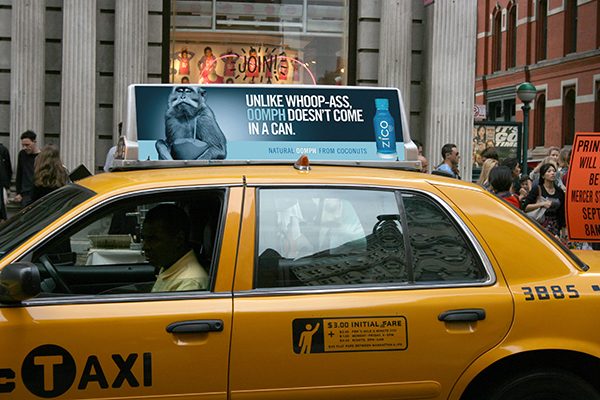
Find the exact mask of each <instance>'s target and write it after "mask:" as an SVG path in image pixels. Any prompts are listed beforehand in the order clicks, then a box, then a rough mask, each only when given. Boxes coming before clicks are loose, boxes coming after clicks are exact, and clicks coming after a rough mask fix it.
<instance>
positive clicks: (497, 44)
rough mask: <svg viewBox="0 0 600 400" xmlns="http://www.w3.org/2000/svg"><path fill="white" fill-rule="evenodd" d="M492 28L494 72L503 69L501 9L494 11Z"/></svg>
mask: <svg viewBox="0 0 600 400" xmlns="http://www.w3.org/2000/svg"><path fill="white" fill-rule="evenodd" d="M494 12H495V13H494V19H493V21H494V22H493V26H492V29H493V31H492V72H496V71H500V70H501V69H502V11H501V10H500V8H496V9H495V10H494Z"/></svg>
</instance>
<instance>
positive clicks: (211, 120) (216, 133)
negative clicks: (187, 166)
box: [155, 86, 227, 160]
mask: <svg viewBox="0 0 600 400" xmlns="http://www.w3.org/2000/svg"><path fill="white" fill-rule="evenodd" d="M205 94H206V91H205V90H204V89H202V88H199V87H193V86H175V87H173V90H172V91H171V94H170V95H169V100H168V108H167V111H166V113H165V139H159V140H157V141H156V145H155V146H156V151H157V152H158V159H159V160H216V159H224V158H225V157H227V148H226V145H227V139H226V138H225V135H224V134H223V131H221V128H220V127H219V124H218V123H217V120H216V118H215V114H214V113H213V111H212V110H211V108H210V107H209V106H208V105H207V104H206V100H205V98H204V97H205Z"/></svg>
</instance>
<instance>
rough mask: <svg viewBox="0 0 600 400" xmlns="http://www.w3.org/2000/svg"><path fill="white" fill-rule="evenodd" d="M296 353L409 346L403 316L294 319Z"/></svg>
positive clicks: (395, 349) (397, 348)
mask: <svg viewBox="0 0 600 400" xmlns="http://www.w3.org/2000/svg"><path fill="white" fill-rule="evenodd" d="M292 330H293V339H294V346H293V347H294V353H296V354H314V353H338V352H354V351H399V350H406V349H407V348H408V329H407V325H406V318H405V317H403V316H389V317H349V318H309V319H305V318H302V319H296V320H294V321H293V323H292Z"/></svg>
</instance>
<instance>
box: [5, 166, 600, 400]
mask: <svg viewBox="0 0 600 400" xmlns="http://www.w3.org/2000/svg"><path fill="white" fill-rule="evenodd" d="M78 183H79V184H80V185H81V186H84V187H86V188H88V189H90V190H92V191H94V192H96V195H95V196H93V197H92V198H90V199H89V200H86V201H84V202H83V203H81V204H80V205H78V206H76V207H75V208H73V209H72V210H70V211H69V212H67V213H65V214H64V215H63V216H61V217H60V218H58V219H57V220H55V221H54V222H52V223H50V224H49V225H48V226H46V227H45V228H43V229H42V230H40V231H39V232H38V233H36V234H34V235H33V236H31V237H30V238H29V239H28V240H26V241H25V242H23V243H22V244H21V245H19V246H18V247H17V248H15V249H14V250H13V251H12V252H11V253H10V254H8V255H6V256H5V257H4V258H3V259H2V260H1V261H0V268H4V267H5V266H6V265H8V264H10V263H12V262H14V261H16V260H20V259H21V258H23V257H24V255H26V254H28V253H29V252H31V251H32V249H33V248H35V247H36V246H37V245H38V244H39V243H41V242H43V241H44V240H46V238H47V237H49V236H52V235H54V234H55V233H56V232H57V231H59V230H61V229H63V227H65V226H68V225H69V224H71V223H72V221H74V220H78V219H81V218H83V217H82V216H85V215H86V213H89V212H90V210H95V209H97V208H99V207H101V206H102V205H104V204H107V203H109V202H110V201H112V200H113V199H115V198H127V197H128V196H134V195H139V194H144V193H162V192H168V191H177V190H183V189H190V190H195V189H211V188H226V190H227V192H226V193H227V198H226V202H225V207H226V209H225V210H224V212H223V215H224V218H223V221H224V225H223V227H222V230H221V234H220V237H219V239H218V241H219V246H220V247H219V255H218V257H219V258H218V265H217V268H216V276H215V281H214V286H213V290H212V293H199V294H197V295H189V296H183V297H177V296H171V294H168V295H164V296H163V297H162V298H151V299H146V300H144V299H142V300H136V299H133V300H132V299H129V300H127V301H119V300H118V298H116V299H115V298H111V300H108V301H98V299H94V298H91V300H90V299H87V300H85V301H79V300H78V301H74V302H71V301H70V300H69V299H68V298H66V299H65V300H64V301H63V303H60V304H50V305H45V304H35V305H32V306H10V307H4V306H0V342H1V343H4V344H8V343H10V349H9V350H8V351H3V352H2V353H0V371H2V368H12V369H13V370H15V371H18V372H17V375H20V373H21V371H20V368H21V365H22V363H25V361H23V360H27V357H28V354H29V353H30V351H31V350H32V349H34V348H39V347H40V346H42V345H44V343H47V344H52V345H56V346H60V347H62V348H65V349H68V350H69V352H70V354H71V355H72V357H73V360H72V362H73V363H74V364H75V365H76V366H77V374H76V376H75V377H74V378H73V379H74V384H73V386H72V387H70V388H69V389H68V390H67V391H65V392H64V395H63V398H142V397H143V398H148V399H150V398H165V397H168V398H173V399H175V398H182V399H183V398H202V399H227V398H231V399H301V398H307V397H310V398H314V399H347V398H353V399H380V398H390V399H392V398H393V399H405V398H406V399H411V398H422V399H456V400H458V399H460V398H461V396H462V395H463V394H464V392H465V390H467V388H468V387H469V385H470V384H471V383H472V382H473V381H475V380H477V379H478V377H479V376H481V374H482V373H484V372H485V371H486V370H489V368H491V367H493V366H494V365H495V364H496V363H499V362H502V361H503V360H507V359H509V358H511V357H513V356H515V355H522V354H527V353H533V352H541V351H556V350H563V351H566V352H573V353H580V354H586V355H588V356H589V357H595V358H599V359H600V341H598V340H597V338H596V337H597V335H596V334H595V333H596V332H598V330H599V329H600V321H599V320H598V319H597V318H595V316H596V315H598V313H599V312H600V301H598V295H600V288H599V287H598V285H600V256H598V254H597V253H596V254H594V253H590V252H580V253H578V254H579V255H580V256H581V258H582V259H583V260H584V261H586V262H588V264H590V265H591V266H592V268H591V269H590V270H589V271H587V272H584V271H582V269H581V268H580V267H579V266H578V265H577V264H576V263H575V262H574V261H573V260H572V259H571V257H570V256H569V255H568V254H567V253H566V252H565V251H564V250H562V249H561V248H560V247H559V246H558V245H557V244H555V243H554V242H552V241H550V240H549V239H548V238H547V236H546V235H545V234H544V233H543V232H542V231H541V229H540V228H539V227H538V226H536V225H535V224H534V223H532V222H531V221H529V220H528V219H527V218H525V217H524V216H523V215H522V214H520V213H519V212H518V211H516V210H514V209H512V208H511V207H510V206H509V205H507V204H505V203H503V202H501V201H499V200H498V199H496V198H494V197H493V196H492V195H491V194H489V193H488V192H486V191H484V190H482V189H480V188H479V187H477V186H475V185H471V184H465V183H460V182H457V181H455V180H451V179H447V178H442V177H436V176H431V175H423V174H420V173H414V172H405V171H396V170H388V169H379V168H349V167H342V166H320V165H313V166H312V169H311V170H310V171H308V172H305V171H298V170H296V169H294V168H293V167H292V166H274V165H263V166H258V165H254V166H247V165H246V166H211V167H201V168H198V167H197V168H165V169H156V170H139V171H127V172H114V173H109V174H102V175H98V176H95V177H90V178H87V179H84V180H82V181H80V182H78ZM332 187H334V188H340V189H353V188H362V189H369V188H371V189H372V188H375V189H377V190H387V191H395V190H400V189H401V190H405V191H411V192H414V193H423V194H427V195H428V196H431V197H432V198H436V199H439V201H440V202H442V203H444V204H445V206H447V207H448V212H450V213H452V215H453V217H456V218H457V219H458V220H460V221H461V224H462V225H461V226H462V229H464V230H465V231H467V232H468V233H469V234H470V235H472V237H473V238H474V240H475V241H476V242H477V243H478V246H479V247H480V251H481V252H482V254H481V255H482V257H483V258H484V264H485V265H487V268H489V272H490V273H491V280H490V282H487V283H485V284H477V285H463V286H461V285H458V286H455V285H452V284H449V285H436V284H424V285H414V284H413V285H405V286H401V285H399V286H394V285H390V287H384V286H376V287H375V286H374V287H369V286H365V287H348V288H339V287H336V288H328V287H319V288H317V289H314V288H297V289H296V290H277V289H276V288H275V289H256V288H255V282H256V276H255V274H256V264H257V259H256V258H257V246H258V243H257V232H258V229H259V227H258V222H259V221H258V217H259V213H258V206H259V203H260V200H261V190H263V189H266V188H299V189H302V188H316V189H317V190H318V189H321V188H332ZM88 300H89V301H88ZM478 309H484V310H485V318H482V319H480V320H476V321H470V322H464V321H463V322H447V321H446V322H445V321H442V320H441V316H442V314H444V313H446V312H448V311H455V310H478ZM310 318H317V319H322V321H324V323H327V324H330V323H333V322H332V321H335V320H339V321H358V320H364V321H365V323H372V321H378V323H385V322H384V321H385V320H386V319H388V320H389V321H402V323H403V324H404V325H403V329H405V331H400V332H405V336H404V337H401V338H400V339H402V340H404V341H405V346H404V347H403V348H401V349H399V350H398V349H395V351H349V352H339V353H321V354H309V353H310V352H309V353H298V352H296V351H295V350H294V348H295V347H297V346H300V343H298V341H297V337H295V336H294V335H293V332H292V331H293V328H292V326H293V324H294V323H295V322H294V321H302V320H304V319H310ZM204 319H209V320H214V319H219V320H222V321H223V323H224V324H223V325H224V326H223V330H222V331H221V332H218V333H200V334H191V335H190V334H170V335H169V334H166V333H165V328H166V327H167V326H169V325H170V324H172V323H173V322H178V321H186V320H204ZM369 321H371V322H369ZM312 328H313V327H310V329H312ZM324 328H325V327H324ZM302 329H304V328H302ZM310 329H309V328H308V327H307V328H306V331H309V330H310ZM45 338H50V339H48V341H47V342H44V340H46V339H45ZM65 357H66V356H65ZM30 361H31V360H30ZM23 365H25V364H23ZM49 365H50V364H49ZM15 379H16V380H15ZM15 379H8V380H7V378H6V377H5V376H3V375H1V373H0V399H3V398H19V399H21V398H22V399H28V398H38V397H36V396H33V395H32V394H31V393H30V391H28V390H27V389H26V388H25V386H24V385H23V384H20V383H19V384H16V386H15V387H14V388H13V391H12V392H11V393H10V396H12V397H3V396H5V395H3V394H2V391H1V388H8V387H7V386H6V385H7V384H8V383H12V382H13V381H14V382H19V379H21V377H20V376H18V377H17V378H15ZM135 383H137V385H136V384H135ZM3 385H5V386H3ZM46 390H51V388H50V389H48V388H47V389H46Z"/></svg>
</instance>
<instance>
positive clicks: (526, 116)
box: [521, 101, 531, 175]
mask: <svg viewBox="0 0 600 400" xmlns="http://www.w3.org/2000/svg"><path fill="white" fill-rule="evenodd" d="M521 109H522V110H523V160H522V164H521V171H522V172H523V174H524V175H528V171H527V147H529V110H530V109H531V107H529V102H528V101H524V102H523V105H522V106H521Z"/></svg>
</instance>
